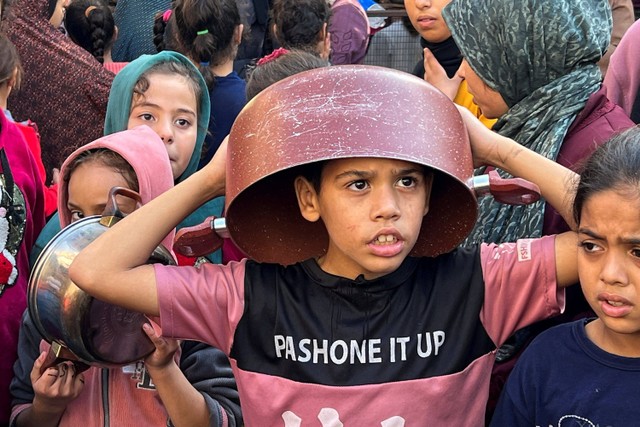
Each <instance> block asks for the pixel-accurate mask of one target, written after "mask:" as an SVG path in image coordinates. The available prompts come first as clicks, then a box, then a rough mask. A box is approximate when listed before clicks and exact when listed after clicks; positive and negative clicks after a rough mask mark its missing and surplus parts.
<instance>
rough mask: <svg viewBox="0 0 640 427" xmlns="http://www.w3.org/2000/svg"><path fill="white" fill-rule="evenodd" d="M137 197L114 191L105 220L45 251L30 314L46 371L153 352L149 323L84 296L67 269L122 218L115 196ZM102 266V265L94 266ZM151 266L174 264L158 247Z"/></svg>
mask: <svg viewBox="0 0 640 427" xmlns="http://www.w3.org/2000/svg"><path fill="white" fill-rule="evenodd" d="M118 194H122V195H125V196H128V197H132V198H135V199H136V200H137V201H138V202H139V201H140V196H138V194H137V193H135V192H133V191H131V190H127V189H124V188H119V187H114V188H113V189H112V190H111V193H110V195H109V202H108V203H107V207H106V208H105V211H104V213H103V214H102V216H91V217H87V218H84V219H81V220H79V221H76V222H74V223H72V224H70V225H69V226H67V227H65V228H64V229H62V230H61V231H60V232H59V233H58V234H56V236H55V237H54V238H53V239H52V240H51V241H50V242H49V243H48V244H47V246H45V248H44V249H43V251H42V253H41V254H40V256H39V257H38V259H37V260H36V262H35V264H34V266H33V269H32V270H31V276H30V278H29V290H28V292H29V297H28V298H29V299H28V309H29V314H30V316H31V318H32V320H33V322H34V324H35V326H36V328H37V329H38V331H39V332H40V334H41V335H42V336H43V338H44V339H45V340H47V341H48V342H49V343H51V350H50V352H49V354H48V356H47V360H46V361H45V363H44V365H43V369H42V371H44V369H46V368H47V367H50V366H53V365H55V364H56V363H58V362H60V361H62V360H72V361H79V362H83V363H84V365H83V364H82V363H80V366H81V368H82V367H87V366H86V365H95V366H100V367H114V366H122V365H126V364H128V363H131V362H134V361H136V360H140V359H142V358H143V357H145V356H146V355H148V354H150V353H151V352H152V351H153V350H154V348H155V347H154V345H153V343H152V342H151V340H150V339H149V338H148V337H147V336H146V334H145V333H144V331H143V330H142V325H143V324H144V323H145V322H148V320H147V319H146V317H145V316H144V315H142V314H140V313H136V312H132V311H129V310H126V309H124V308H121V307H118V306H115V305H111V304H107V303H104V302H102V301H100V300H97V299H94V298H93V297H91V296H89V295H88V294H86V293H85V292H84V291H82V290H81V289H80V288H78V287H77V286H76V285H75V284H74V283H73V282H72V281H71V280H70V279H69V273H68V269H69V266H70V265H71V262H72V261H73V260H74V258H75V257H76V255H77V254H78V253H79V252H80V251H81V250H82V249H84V248H85V247H86V246H87V245H88V244H89V243H91V242H92V241H94V240H95V239H96V238H98V236H100V235H101V234H102V233H104V232H105V231H106V230H108V228H109V227H110V226H111V225H113V224H114V223H115V222H117V221H118V220H119V219H120V218H122V216H123V215H122V213H120V211H119V209H118V208H117V205H116V195H118ZM96 262H100V260H96ZM148 262H150V263H152V262H156V263H163V264H175V262H174V260H173V256H172V254H171V252H169V251H168V250H167V249H166V248H164V247H163V246H158V247H157V248H156V249H155V250H154V251H153V253H152V254H151V255H150V257H149V261H148Z"/></svg>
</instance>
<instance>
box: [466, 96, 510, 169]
mask: <svg viewBox="0 0 640 427" xmlns="http://www.w3.org/2000/svg"><path fill="white" fill-rule="evenodd" d="M456 108H457V109H458V111H459V112H460V115H461V116H462V120H463V121H464V124H465V127H466V128H467V132H468V133H469V142H470V143H471V153H472V154H473V166H474V167H476V168H477V167H480V166H486V165H491V166H498V165H499V164H500V159H499V158H498V157H499V150H498V149H499V147H500V142H501V140H502V139H506V138H503V137H502V136H500V135H499V134H497V133H495V132H494V131H492V130H490V129H489V128H487V127H486V126H485V125H483V124H482V122H480V120H478V118H477V117H475V116H474V115H473V113H471V112H470V111H469V110H468V109H466V108H465V107H461V106H459V105H456Z"/></svg>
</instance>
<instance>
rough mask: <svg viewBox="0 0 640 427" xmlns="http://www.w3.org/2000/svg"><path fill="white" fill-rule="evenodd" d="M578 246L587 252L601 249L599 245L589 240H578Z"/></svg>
mask: <svg viewBox="0 0 640 427" xmlns="http://www.w3.org/2000/svg"><path fill="white" fill-rule="evenodd" d="M578 246H580V247H581V248H582V249H583V250H584V251H585V252H588V253H591V252H598V251H599V250H601V249H602V248H601V247H600V246H598V245H596V244H595V243H593V242H589V241H584V242H580V243H578Z"/></svg>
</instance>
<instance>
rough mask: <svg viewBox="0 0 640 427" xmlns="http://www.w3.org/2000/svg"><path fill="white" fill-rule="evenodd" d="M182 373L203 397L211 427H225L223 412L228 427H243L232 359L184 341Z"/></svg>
mask: <svg viewBox="0 0 640 427" xmlns="http://www.w3.org/2000/svg"><path fill="white" fill-rule="evenodd" d="M180 369H181V370H182V372H183V373H184V375H185V377H186V378H187V380H189V382H190V383H191V384H192V385H193V386H194V387H195V388H196V390H198V391H199V392H200V393H202V395H203V396H204V398H205V400H206V402H207V406H208V407H209V413H210V416H211V418H210V419H211V426H214V427H218V426H222V413H221V411H225V412H226V413H227V418H228V420H229V426H232V427H235V426H242V425H243V423H242V413H241V412H240V397H239V396H238V387H237V385H236V380H235V378H234V377H233V372H232V371H231V365H230V364H229V359H227V356H226V355H225V354H224V353H223V352H222V351H221V350H218V349H217V348H215V347H211V346H210V345H208V344H204V343H200V342H196V341H183V342H182V354H181V356H180Z"/></svg>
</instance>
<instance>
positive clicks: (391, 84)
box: [174, 65, 539, 264]
mask: <svg viewBox="0 0 640 427" xmlns="http://www.w3.org/2000/svg"><path fill="white" fill-rule="evenodd" d="M353 157H377V158H392V159H398V160H405V161H408V162H413V163H417V164H419V165H424V166H426V167H427V168H429V169H430V170H432V171H433V172H434V182H433V187H432V192H431V198H430V202H429V213H428V214H427V215H426V216H425V217H424V220H423V223H422V229H421V233H420V235H419V237H418V240H417V242H416V245H415V247H414V248H413V251H412V255H416V256H435V255H438V254H441V253H444V252H448V251H450V250H452V249H454V248H455V247H456V246H458V245H459V244H460V243H461V242H462V240H464V238H465V237H466V236H467V235H468V234H469V232H470V231H471V229H472V228H473V226H474V224H475V222H476V218H477V212H478V206H477V196H478V195H479V194H480V193H482V192H485V191H486V190H487V189H488V191H490V192H492V194H494V195H495V194H498V193H500V191H501V190H502V189H504V190H506V191H507V194H505V195H503V196H502V197H503V199H504V200H505V201H506V202H509V203H531V202H533V201H535V200H537V198H539V194H538V192H537V187H536V186H535V185H533V184H531V183H528V182H526V181H523V180H518V179H516V180H504V181H503V180H501V179H500V178H499V176H498V175H497V173H495V174H493V175H492V176H484V177H481V178H480V181H482V180H483V179H484V181H485V182H484V184H483V185H482V187H483V188H478V182H479V181H478V180H477V179H474V177H473V175H474V169H473V159H472V154H471V147H470V144H469V138H468V134H467V130H466V128H465V126H464V123H463V120H462V117H461V116H460V113H459V112H458V110H457V108H456V107H455V105H454V104H453V102H451V101H450V100H449V99H448V98H447V97H446V96H445V95H444V94H442V92H440V91H439V90H438V89H436V88H435V87H433V86H431V85H430V84H428V83H427V82H425V81H424V80H422V79H419V78H417V77H415V76H412V75H410V74H407V73H403V72H400V71H396V70H392V69H389V68H382V67H373V66H364V65H344V66H332V67H325V68H319V69H314V70H310V71H306V72H303V73H299V74H296V75H294V76H291V77H288V78H286V79H284V80H281V81H280V82H277V83H275V84H273V85H271V86H269V87H268V88H266V89H265V90H263V91H262V92H261V93H260V94H258V95H257V96H256V97H255V98H253V99H252V100H251V102H249V103H248V104H247V105H246V106H245V108H244V109H243V110H242V111H241V112H240V114H239V115H238V117H237V118H236V120H235V122H234V125H233V127H232V129H231V133H230V135H229V142H228V148H227V165H226V168H227V169H226V170H227V175H226V209H225V211H226V215H225V221H224V224H220V225H216V224H215V222H214V221H211V224H210V225H204V228H200V229H199V230H198V231H195V233H196V234H192V235H189V233H190V230H184V229H183V230H181V232H179V233H178V234H177V235H176V245H174V249H175V250H176V251H179V252H182V253H185V254H189V255H195V254H197V253H198V252H200V250H198V249H199V248H198V245H200V244H203V246H204V244H205V243H207V241H206V240H205V239H209V240H210V239H211V233H209V235H207V234H206V230H205V228H209V229H211V228H213V229H215V230H216V231H218V230H222V231H224V232H225V234H226V233H228V235H230V237H231V238H232V239H233V241H234V242H235V244H236V245H237V246H238V247H239V248H240V249H242V250H243V251H244V252H245V253H246V254H247V255H248V256H249V257H250V258H253V259H255V260H258V261H262V262H277V263H281V264H290V263H294V262H297V261H301V260H304V259H306V258H310V257H316V256H320V255H322V254H323V253H324V252H325V251H326V249H327V243H328V235H327V231H326V229H325V227H324V225H323V223H322V221H317V222H314V223H311V222H308V221H306V220H305V219H304V218H303V217H302V215H301V214H300V211H299V208H298V203H297V200H296V196H295V192H294V189H293V180H294V178H295V176H297V175H299V174H300V171H301V170H302V169H303V168H304V167H305V165H308V164H310V163H315V162H321V161H325V160H333V159H343V158H353ZM505 184H506V185H505ZM505 187H509V188H510V189H509V188H505ZM514 196H515V197H514ZM198 233H199V234H198ZM219 234H220V233H219ZM207 249H211V247H209V248H207Z"/></svg>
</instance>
